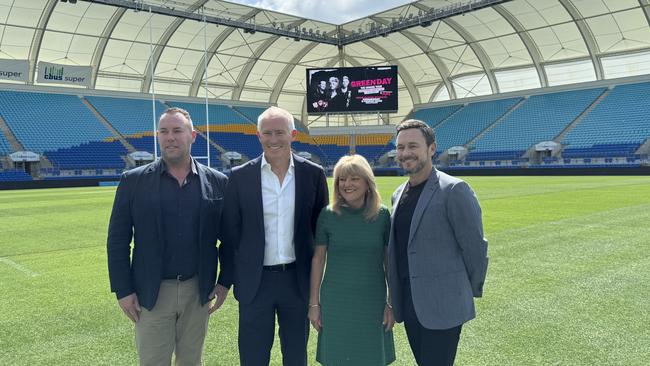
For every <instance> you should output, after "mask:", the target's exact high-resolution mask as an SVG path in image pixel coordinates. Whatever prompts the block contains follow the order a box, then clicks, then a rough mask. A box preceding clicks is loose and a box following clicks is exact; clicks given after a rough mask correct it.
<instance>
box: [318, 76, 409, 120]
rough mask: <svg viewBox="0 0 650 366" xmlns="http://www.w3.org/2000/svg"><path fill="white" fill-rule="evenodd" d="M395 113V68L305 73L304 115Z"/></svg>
mask: <svg viewBox="0 0 650 366" xmlns="http://www.w3.org/2000/svg"><path fill="white" fill-rule="evenodd" d="M396 111H397V66H372V67H343V68H327V69H307V113H308V114H325V113H328V114H330V113H331V114H341V113H364V112H365V113H371V112H396Z"/></svg>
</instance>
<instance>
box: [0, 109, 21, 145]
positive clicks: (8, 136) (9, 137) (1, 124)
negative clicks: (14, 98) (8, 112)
mask: <svg viewBox="0 0 650 366" xmlns="http://www.w3.org/2000/svg"><path fill="white" fill-rule="evenodd" d="M0 130H1V131H2V135H3V136H4V138H5V140H6V141H7V143H8V144H9V146H8V147H10V148H11V149H12V150H13V151H23V150H25V148H24V147H23V144H21V143H20V141H18V140H17V139H16V136H14V134H13V132H11V129H10V128H9V126H8V125H7V122H5V120H4V118H2V116H0ZM0 138H1V136H0ZM1 152H2V151H0V153H1ZM11 152H12V151H8V153H11Z"/></svg>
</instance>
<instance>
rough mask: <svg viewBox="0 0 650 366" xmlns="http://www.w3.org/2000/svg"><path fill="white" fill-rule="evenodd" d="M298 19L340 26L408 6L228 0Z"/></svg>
mask: <svg viewBox="0 0 650 366" xmlns="http://www.w3.org/2000/svg"><path fill="white" fill-rule="evenodd" d="M229 1H231V2H235V3H240V4H246V5H252V6H255V7H258V8H264V9H270V10H275V11H278V12H281V13H286V14H291V15H297V16H299V17H304V18H309V19H314V20H320V21H324V22H327V23H333V24H342V23H346V22H349V21H351V20H355V19H359V18H362V17H365V16H368V15H370V14H375V13H378V12H380V11H384V10H388V9H392V8H394V7H397V6H401V5H404V4H408V3H410V2H413V0H411V1H407V0H229Z"/></svg>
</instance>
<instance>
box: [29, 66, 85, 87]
mask: <svg viewBox="0 0 650 366" xmlns="http://www.w3.org/2000/svg"><path fill="white" fill-rule="evenodd" d="M91 71H92V69H91V67H90V66H72V65H59V64H51V63H49V62H42V61H41V62H39V63H38V82H39V83H56V84H72V85H79V86H87V87H88V86H90V73H91Z"/></svg>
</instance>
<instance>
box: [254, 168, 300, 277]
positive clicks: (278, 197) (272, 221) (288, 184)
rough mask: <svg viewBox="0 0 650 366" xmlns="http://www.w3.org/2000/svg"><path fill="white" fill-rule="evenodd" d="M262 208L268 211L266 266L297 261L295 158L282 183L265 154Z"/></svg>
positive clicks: (266, 220) (265, 217)
mask: <svg viewBox="0 0 650 366" xmlns="http://www.w3.org/2000/svg"><path fill="white" fill-rule="evenodd" d="M261 169H262V207H263V210H264V236H265V239H266V242H265V246H264V265H265V266H273V265H276V264H286V263H291V262H295V261H296V251H295V246H294V243H293V223H294V213H295V201H296V180H295V179H294V165H293V156H292V157H291V161H290V162H289V169H288V170H287V174H286V175H285V176H284V180H283V182H282V184H280V179H279V178H278V176H277V175H275V173H273V171H272V170H271V164H269V163H268V162H267V161H266V158H265V157H264V155H262V165H261Z"/></svg>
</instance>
